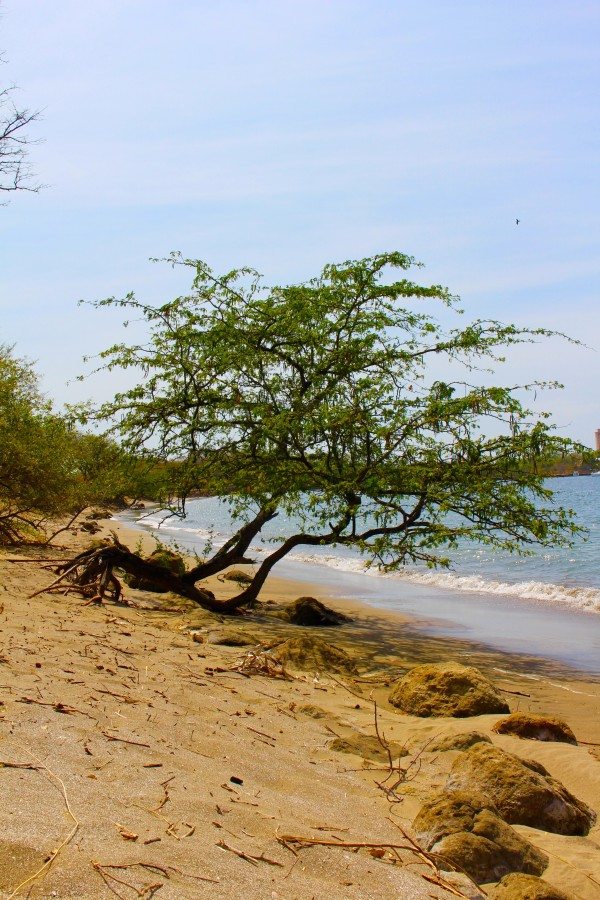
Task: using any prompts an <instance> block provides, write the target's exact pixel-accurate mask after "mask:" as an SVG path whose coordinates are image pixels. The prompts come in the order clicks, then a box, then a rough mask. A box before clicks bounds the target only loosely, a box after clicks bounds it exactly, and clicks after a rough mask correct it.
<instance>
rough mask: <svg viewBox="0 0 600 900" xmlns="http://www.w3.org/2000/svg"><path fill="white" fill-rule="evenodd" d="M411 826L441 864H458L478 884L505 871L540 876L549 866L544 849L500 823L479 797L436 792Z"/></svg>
mask: <svg viewBox="0 0 600 900" xmlns="http://www.w3.org/2000/svg"><path fill="white" fill-rule="evenodd" d="M412 827H413V831H414V833H415V835H416V837H417V840H418V841H419V842H420V843H421V844H422V846H423V847H424V848H425V849H426V850H427V851H429V852H430V853H432V854H434V855H435V857H436V860H437V861H438V863H439V864H440V865H441V867H442V868H447V867H450V868H452V867H456V868H457V869H460V870H462V871H465V872H467V874H468V875H470V876H471V878H473V880H474V881H476V882H477V883H478V884H482V883H484V882H487V881H498V879H499V878H501V877H502V876H503V875H506V874H507V873H508V872H529V873H532V874H535V875H540V874H541V873H542V872H543V871H544V869H545V868H546V866H547V865H548V857H547V856H546V855H545V853H542V852H541V851H540V850H538V849H537V848H536V847H534V846H533V844H530V843H529V841H527V840H525V838H523V837H521V835H519V834H517V832H516V831H515V830H514V828H511V827H510V825H507V824H506V822H503V821H502V819H501V818H500V816H499V815H498V811H497V810H496V809H495V807H494V804H493V803H492V802H491V801H490V800H489V798H487V797H484V796H481V795H477V794H466V793H464V792H458V791H457V792H455V793H452V794H448V793H442V794H438V795H437V796H435V797H433V798H432V799H431V800H429V801H428V802H427V803H425V804H424V805H423V807H422V808H421V810H420V811H419V813H418V815H417V817H416V819H415V820H414V822H413V826H412Z"/></svg>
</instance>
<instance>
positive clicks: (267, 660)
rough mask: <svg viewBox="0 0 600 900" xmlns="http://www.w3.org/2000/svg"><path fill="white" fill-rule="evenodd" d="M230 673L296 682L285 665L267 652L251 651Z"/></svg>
mask: <svg viewBox="0 0 600 900" xmlns="http://www.w3.org/2000/svg"><path fill="white" fill-rule="evenodd" d="M230 671H231V672H239V673H240V674H241V675H264V676H266V677H267V678H282V679H283V680H284V681H294V676H293V675H290V673H289V672H288V671H286V668H285V666H284V665H283V663H282V662H280V661H279V660H278V659H275V657H273V656H271V654H270V653H267V652H266V651H265V650H249V651H248V652H247V653H246V654H245V655H244V656H243V657H242V659H241V660H239V661H238V663H237V665H236V666H234V667H233V668H232V669H230Z"/></svg>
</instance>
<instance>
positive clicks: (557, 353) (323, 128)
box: [0, 0, 600, 443]
mask: <svg viewBox="0 0 600 900" xmlns="http://www.w3.org/2000/svg"><path fill="white" fill-rule="evenodd" d="M599 46H600V4H599V3H598V2H596V0H594V2H586V0H561V2H558V0H535V2H531V0H514V2H511V0H501V2H498V0H474V2H471V0H421V2H412V0H407V2H404V0H395V2H391V0H389V2H382V0H370V2H368V3H367V2H366V0H364V2H353V0H330V2H327V0H320V2H313V0H294V2H287V0H269V2H260V0H257V2H252V0H230V2H227V0H222V2H219V0H211V2H209V0H168V2H167V0H86V2H81V0H52V2H51V3H48V2H45V0H0V48H1V49H2V50H3V52H4V56H5V59H6V65H4V66H3V67H2V68H1V69H0V78H1V79H2V83H6V82H7V81H11V82H14V83H16V84H17V85H18V86H19V88H20V94H19V100H20V102H21V103H22V104H23V105H27V106H29V107H32V108H42V109H43V110H44V112H43V117H42V119H41V121H40V122H39V123H38V124H37V125H36V127H35V130H32V137H33V136H35V137H40V138H43V141H44V142H43V143H41V144H39V145H37V146H35V147H33V148H32V151H31V155H32V159H33V161H34V163H35V167H36V170H37V172H38V173H39V176H40V179H41V180H42V181H43V182H44V183H46V185H48V187H47V188H46V189H45V190H44V191H43V192H41V193H40V194H37V195H25V194H20V195H15V196H14V197H13V199H12V202H11V204H10V205H9V206H7V207H0V341H4V342H7V343H11V344H12V343H15V344H16V347H17V352H18V353H19V354H21V355H26V356H28V357H30V358H33V359H36V360H37V361H38V367H39V369H40V371H41V372H42V373H43V383H44V386H45V388H46V390H47V391H48V393H49V394H51V395H52V396H54V397H55V398H57V400H59V401H60V402H63V401H65V400H69V401H73V400H78V399H82V398H84V397H88V396H91V395H96V396H102V395H106V394H107V393H108V392H109V391H110V390H112V388H113V387H115V386H116V385H117V384H118V377H117V376H113V377H112V378H100V379H96V380H92V381H87V382H84V383H83V384H82V383H79V382H74V381H73V379H74V378H75V377H76V376H77V375H78V374H79V373H81V372H82V371H84V370H85V365H84V364H83V362H82V356H83V355H84V354H93V353H95V352H97V351H99V350H100V349H102V348H103V347H104V346H106V345H107V344H108V343H112V342H113V341H114V340H118V339H120V338H121V334H120V331H119V319H118V317H117V316H116V315H113V314H112V313H110V312H106V311H94V310H91V309H86V308H81V307H77V301H78V300H79V299H80V298H85V299H89V300H93V299H96V298H102V297H104V296H107V295H110V294H123V293H125V292H126V291H128V290H131V289H134V290H135V291H136V292H137V293H138V295H139V296H140V297H141V298H144V299H146V300H149V301H153V302H154V301H156V302H158V301H161V300H166V299H168V298H169V297H170V296H174V295H176V294H177V293H179V292H181V291H182V290H184V288H185V278H184V276H183V273H181V272H173V271H172V270H171V269H170V268H168V267H159V266H154V265H151V264H150V263H149V262H148V257H151V256H162V255H166V254H168V253H169V252H170V251H171V250H175V249H177V250H181V251H183V253H184V254H185V255H186V256H191V257H200V258H203V259H205V260H207V261H208V262H209V263H210V264H211V265H212V266H213V267H215V268H217V269H219V268H227V269H229V268H231V267H233V266H237V265H242V264H249V265H252V266H254V267H256V268H258V269H259V270H260V271H262V272H263V273H264V274H265V276H266V277H267V278H268V279H269V280H272V281H275V282H284V281H295V280H303V279H305V278H308V277H310V276H312V275H313V274H315V273H316V272H317V271H319V270H320V268H321V267H322V265H323V264H324V263H326V262H329V261H339V260H343V259H347V258H352V257H362V256H367V255H370V254H372V253H376V252H379V251H382V250H388V249H399V250H402V251H404V252H407V253H410V254H413V255H414V256H416V257H417V258H418V259H420V260H422V261H423V262H424V263H426V266H427V267H426V269H425V270H423V271H422V272H421V273H420V274H419V277H422V278H423V279H424V280H427V281H430V282H434V283H443V284H446V285H448V286H449V287H450V288H451V289H452V290H453V291H454V292H456V293H458V294H460V295H461V298H462V304H463V306H464V308H465V310H466V312H467V315H468V316H470V317H473V318H474V317H493V318H500V319H504V320H512V321H516V322H517V323H519V324H523V325H545V326H548V327H550V328H555V329H558V330H561V331H567V332H569V333H570V334H572V335H573V336H574V337H576V338H579V339H581V340H583V341H585V342H587V344H588V345H589V347H590V349H582V348H574V347H570V346H567V345H565V344H563V343H561V342H559V341H558V340H553V341H551V342H549V343H547V344H545V345H541V346H536V347H533V348H528V349H527V351H525V350H520V351H519V352H516V353H514V354H512V356H511V358H510V361H509V364H508V365H507V366H505V367H504V371H503V372H502V373H501V374H499V376H498V378H497V380H498V381H501V382H506V383H518V382H521V381H527V380H531V379H537V378H540V379H556V380H559V381H561V382H563V383H564V384H565V390H564V391H562V392H560V393H548V394H545V395H544V396H543V397H541V398H540V400H539V402H540V403H541V406H542V407H545V408H548V409H550V410H551V411H552V412H553V414H554V418H555V421H556V424H557V425H558V426H559V427H560V428H561V429H562V433H565V434H569V435H571V436H573V437H575V438H577V439H581V440H583V441H585V442H586V443H590V442H591V440H592V433H593V430H594V429H595V428H596V427H600V390H599V385H600V354H599V352H598V351H599V350H600V320H599V316H598V312H597V310H598V288H597V285H598V283H599V280H600V279H599V276H600V254H599V252H598V238H599V235H600V228H599V224H600V222H599V220H600V204H599V202H598V201H599V198H600V185H599V183H598V182H599V176H598V172H599V166H598V163H599V157H600V153H599V127H598V95H599V88H600V78H599V69H600V66H599V52H598V47H599ZM517 217H518V218H520V219H521V224H520V225H519V226H516V225H515V219H516V218H517Z"/></svg>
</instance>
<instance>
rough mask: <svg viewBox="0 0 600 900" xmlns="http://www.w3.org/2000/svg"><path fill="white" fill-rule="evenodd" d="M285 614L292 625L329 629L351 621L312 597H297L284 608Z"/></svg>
mask: <svg viewBox="0 0 600 900" xmlns="http://www.w3.org/2000/svg"><path fill="white" fill-rule="evenodd" d="M285 612H286V615H287V617H288V619H289V620H290V622H292V623H293V624H294V625H304V626H312V627H321V628H330V627H332V626H335V625H344V624H345V623H346V622H351V621H352V619H351V618H350V617H349V616H345V615H344V613H340V612H336V611H335V610H334V609H330V608H329V607H328V606H325V604H324V603H321V601H320V600H316V599H315V598H314V597H299V598H298V599H297V600H294V602H293V603H290V605H289V606H288V607H286V610H285Z"/></svg>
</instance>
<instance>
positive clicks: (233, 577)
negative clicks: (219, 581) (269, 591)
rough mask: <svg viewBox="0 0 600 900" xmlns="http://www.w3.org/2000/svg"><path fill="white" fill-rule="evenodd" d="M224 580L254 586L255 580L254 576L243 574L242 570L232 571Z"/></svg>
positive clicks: (227, 573)
mask: <svg viewBox="0 0 600 900" xmlns="http://www.w3.org/2000/svg"><path fill="white" fill-rule="evenodd" d="M222 578H223V581H235V583H236V584H252V582H253V580H254V578H253V576H252V575H248V573H247V572H242V570H241V569H232V570H231V572H226V573H225V574H224V575H223V576H222Z"/></svg>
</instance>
